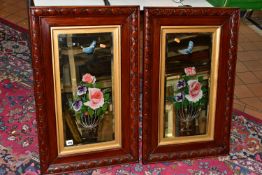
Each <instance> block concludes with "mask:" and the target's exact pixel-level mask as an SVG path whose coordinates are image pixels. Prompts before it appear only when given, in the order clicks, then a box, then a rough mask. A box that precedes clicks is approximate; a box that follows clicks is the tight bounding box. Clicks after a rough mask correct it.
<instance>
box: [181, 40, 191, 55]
mask: <svg viewBox="0 0 262 175" xmlns="http://www.w3.org/2000/svg"><path fill="white" fill-rule="evenodd" d="M193 47H194V42H193V41H189V42H188V47H187V48H186V49H181V50H178V52H179V53H181V54H183V55H187V54H191V53H192V50H193Z"/></svg>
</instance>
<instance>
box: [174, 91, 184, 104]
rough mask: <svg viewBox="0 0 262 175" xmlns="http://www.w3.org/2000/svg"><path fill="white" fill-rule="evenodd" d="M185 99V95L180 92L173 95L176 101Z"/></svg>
mask: <svg viewBox="0 0 262 175" xmlns="http://www.w3.org/2000/svg"><path fill="white" fill-rule="evenodd" d="M184 99H185V95H184V94H183V93H181V92H179V93H177V94H176V96H175V100H176V102H182V101H183V100H184Z"/></svg>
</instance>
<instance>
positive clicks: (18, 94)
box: [0, 20, 262, 175]
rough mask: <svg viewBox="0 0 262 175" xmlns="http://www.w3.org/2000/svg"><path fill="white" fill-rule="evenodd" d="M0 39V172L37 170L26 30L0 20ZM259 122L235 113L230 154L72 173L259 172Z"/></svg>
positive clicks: (31, 172) (28, 173) (261, 165)
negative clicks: (14, 27) (20, 30)
mask: <svg viewBox="0 0 262 175" xmlns="http://www.w3.org/2000/svg"><path fill="white" fill-rule="evenodd" d="M0 43H1V45H0V175H5V174H7V175H13V174H23V175H36V174H40V171H39V168H40V167H39V157H38V147H37V145H38V144H37V131H36V119H35V106H34V96H33V79H32V66H31V58H30V53H29V48H28V42H27V35H26V34H25V33H21V32H19V31H17V30H15V29H13V28H10V27H8V26H7V25H6V24H4V23H2V22H1V20H0ZM261 124H262V122H261V121H254V120H252V119H250V117H248V116H246V115H245V114H239V113H236V114H234V115H233V121H232V131H231V152H230V155H229V156H223V157H213V158H205V159H195V160H184V161H175V162H166V163H158V164H149V165H142V164H141V163H137V164H127V165H119V166H111V167H107V168H101V169H94V170H87V171H83V172H75V173H72V174H77V175H80V174H90V175H98V174H102V175H113V174H118V175H122V174H132V175H139V174H146V175H158V174H161V175H170V174H181V175H182V174H183V175H185V174H198V175H203V174H210V175H211V174H214V175H226V174H227V175H228V174H251V175H252V174H253V175H254V174H262V143H261V142H262V125H261ZM140 132H141V129H140ZM140 139H141V138H140ZM140 151H141V150H140Z"/></svg>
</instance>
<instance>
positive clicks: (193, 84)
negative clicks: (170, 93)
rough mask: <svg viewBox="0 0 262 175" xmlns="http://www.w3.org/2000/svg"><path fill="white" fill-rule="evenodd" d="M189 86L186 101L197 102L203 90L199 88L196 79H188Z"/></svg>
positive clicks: (199, 84)
mask: <svg viewBox="0 0 262 175" xmlns="http://www.w3.org/2000/svg"><path fill="white" fill-rule="evenodd" d="M187 84H188V86H189V94H188V95H186V98H187V99H188V101H191V102H197V101H199V100H200V99H201V98H202V97H203V92H202V90H201V83H199V82H198V81H197V80H189V81H188V82H187Z"/></svg>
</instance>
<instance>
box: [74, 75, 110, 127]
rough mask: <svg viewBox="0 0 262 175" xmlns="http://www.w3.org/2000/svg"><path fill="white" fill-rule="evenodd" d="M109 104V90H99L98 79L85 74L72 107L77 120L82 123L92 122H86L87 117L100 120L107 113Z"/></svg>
mask: <svg viewBox="0 0 262 175" xmlns="http://www.w3.org/2000/svg"><path fill="white" fill-rule="evenodd" d="M109 104H110V92H109V89H103V90H102V89H100V88H98V85H97V83H96V77H95V76H93V75H91V74H89V73H86V74H84V75H83V77H82V81H81V82H80V84H79V86H78V87H77V92H76V97H75V100H74V101H73V102H72V105H71V108H72V109H73V111H74V113H75V116H76V118H78V119H79V120H80V121H81V120H82V121H90V120H86V117H91V118H93V117H96V119H97V120H98V119H99V117H102V116H103V114H104V113H105V112H106V111H107V109H108V106H109ZM85 126H87V124H86V125H85Z"/></svg>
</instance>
